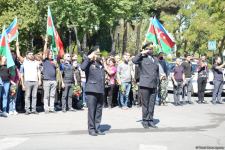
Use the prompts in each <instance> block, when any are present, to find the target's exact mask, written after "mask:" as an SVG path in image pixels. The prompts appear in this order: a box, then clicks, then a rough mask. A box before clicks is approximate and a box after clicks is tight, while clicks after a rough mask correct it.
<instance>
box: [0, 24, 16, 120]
mask: <svg viewBox="0 0 225 150" xmlns="http://www.w3.org/2000/svg"><path fill="white" fill-rule="evenodd" d="M8 43H9V41H8V36H7V33H6V31H5V27H3V34H2V37H1V41H0V78H1V80H2V90H1V94H0V95H2V96H3V98H2V112H3V113H2V116H3V117H8V114H7V104H8V95H9V88H10V83H11V84H13V85H15V83H14V82H13V81H12V80H11V79H12V73H13V72H12V71H11V68H12V67H13V66H15V63H14V61H13V58H12V55H11V52H10V49H9V44H8Z"/></svg>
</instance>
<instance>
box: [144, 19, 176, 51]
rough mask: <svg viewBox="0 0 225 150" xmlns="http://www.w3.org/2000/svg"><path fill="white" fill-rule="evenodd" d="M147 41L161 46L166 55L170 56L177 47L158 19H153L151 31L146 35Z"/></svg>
mask: <svg viewBox="0 0 225 150" xmlns="http://www.w3.org/2000/svg"><path fill="white" fill-rule="evenodd" d="M156 39H157V40H156ZM146 40H148V41H151V42H153V43H154V44H155V45H159V46H160V48H161V49H162V51H163V52H164V53H166V54H170V53H171V52H172V48H173V47H174V45H175V42H174V41H173V40H172V39H171V38H170V36H169V34H168V32H167V31H166V29H165V28H164V27H163V25H162V24H161V23H160V22H159V21H158V20H157V19H156V17H154V18H152V19H151V22H150V27H149V31H148V32H147V34H146Z"/></svg>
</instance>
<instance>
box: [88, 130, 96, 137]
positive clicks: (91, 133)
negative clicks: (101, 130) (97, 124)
mask: <svg viewBox="0 0 225 150" xmlns="http://www.w3.org/2000/svg"><path fill="white" fill-rule="evenodd" d="M89 135H91V136H98V134H97V133H96V132H94V131H92V132H89Z"/></svg>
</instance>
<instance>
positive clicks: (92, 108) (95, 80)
mask: <svg viewBox="0 0 225 150" xmlns="http://www.w3.org/2000/svg"><path fill="white" fill-rule="evenodd" d="M80 67H81V69H82V70H83V71H85V74H86V89H85V92H86V95H87V105H88V131H89V134H90V135H91V136H97V135H104V134H105V133H103V132H101V131H100V122H101V118H102V107H103V96H104V90H105V86H104V84H105V75H104V67H103V65H102V63H101V60H100V51H99V48H98V47H97V46H96V47H94V48H93V49H92V50H91V51H90V52H89V55H88V56H87V57H86V58H85V59H84V62H83V63H82V64H81V66H80Z"/></svg>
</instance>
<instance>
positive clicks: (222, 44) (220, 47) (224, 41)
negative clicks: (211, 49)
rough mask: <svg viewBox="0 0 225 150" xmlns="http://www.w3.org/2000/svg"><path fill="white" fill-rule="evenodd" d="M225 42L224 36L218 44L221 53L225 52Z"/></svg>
mask: <svg viewBox="0 0 225 150" xmlns="http://www.w3.org/2000/svg"><path fill="white" fill-rule="evenodd" d="M224 44H225V36H224V37H223V39H222V40H221V41H220V44H219V45H218V49H219V54H221V55H222V54H223V48H224Z"/></svg>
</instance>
